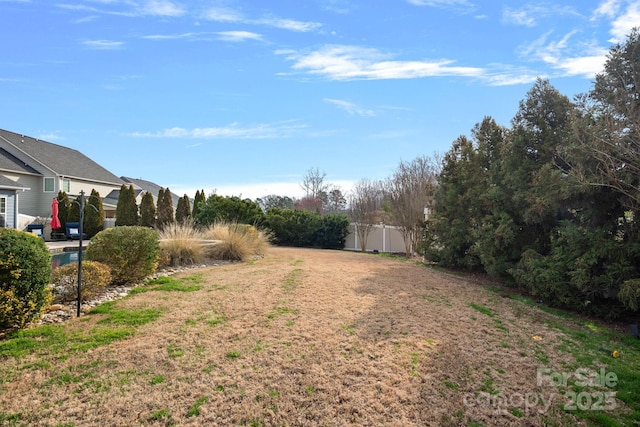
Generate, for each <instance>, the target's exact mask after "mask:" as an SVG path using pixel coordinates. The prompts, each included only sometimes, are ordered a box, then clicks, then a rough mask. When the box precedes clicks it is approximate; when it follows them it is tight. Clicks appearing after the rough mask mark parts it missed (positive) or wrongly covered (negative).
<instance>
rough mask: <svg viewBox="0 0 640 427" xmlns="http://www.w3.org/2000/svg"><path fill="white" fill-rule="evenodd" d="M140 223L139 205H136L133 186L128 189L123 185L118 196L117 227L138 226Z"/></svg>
mask: <svg viewBox="0 0 640 427" xmlns="http://www.w3.org/2000/svg"><path fill="white" fill-rule="evenodd" d="M139 221H140V217H139V216H138V205H137V204H136V195H135V191H134V190H133V185H129V187H127V186H126V185H125V184H122V186H121V187H120V194H119V195H118V204H117V205H116V226H123V225H138V222H139Z"/></svg>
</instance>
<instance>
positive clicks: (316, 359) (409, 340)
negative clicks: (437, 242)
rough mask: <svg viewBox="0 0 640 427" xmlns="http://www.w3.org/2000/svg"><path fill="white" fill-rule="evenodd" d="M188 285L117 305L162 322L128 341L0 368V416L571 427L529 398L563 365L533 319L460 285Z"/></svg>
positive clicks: (330, 267)
mask: <svg viewBox="0 0 640 427" xmlns="http://www.w3.org/2000/svg"><path fill="white" fill-rule="evenodd" d="M197 273H198V274H201V275H202V278H203V279H204V282H203V289H201V290H198V291H196V292H147V293H142V294H138V295H134V296H130V297H128V298H126V299H124V300H122V301H120V302H119V303H118V307H121V308H123V309H136V310H138V309H139V310H142V309H147V308H158V307H160V308H161V310H162V311H161V313H162V314H161V317H160V318H159V319H157V320H155V321H153V322H151V323H147V324H145V325H143V326H140V327H139V328H138V329H136V332H135V334H134V335H133V336H132V337H130V338H127V339H124V340H121V341H116V342H114V343H112V344H110V345H107V346H102V347H98V348H96V349H93V350H89V351H87V352H84V353H81V354H71V355H70V356H69V357H68V358H62V360H60V358H58V359H57V360H55V361H51V360H50V361H47V364H46V365H45V364H43V363H42V362H39V360H41V359H37V358H30V357H26V358H22V359H18V360H15V359H13V358H8V359H6V360H4V361H3V364H4V366H5V368H4V369H12V370H13V371H12V372H14V374H13V375H11V376H9V378H8V379H7V378H6V377H7V376H6V375H5V380H4V383H0V411H3V412H4V413H5V414H18V413H19V414H21V418H20V419H21V420H23V421H25V422H26V424H27V425H51V426H58V425H59V426H62V425H65V426H70V425H74V426H94V425H95V426H99V425H100V426H102V425H114V426H115V425H120V426H131V425H180V426H183V425H193V426H196V425H207V426H209V425H221V426H223V425H224V426H226V425H250V426H261V425H263V426H272V425H274V426H275V425H290V426H300V425H308V426H317V425H320V426H339V425H392V426H412V425H413V426H422V425H434V426H435V425H487V426H489V425H492V426H493V425H510V426H512V425H527V426H528V425H544V423H545V421H548V420H549V419H555V420H561V419H562V420H564V421H563V422H571V423H574V424H575V425H579V423H578V422H577V421H575V420H574V419H573V418H570V417H569V418H567V415H563V414H562V413H561V411H560V410H559V409H558V408H557V404H558V403H559V402H558V401H556V402H554V405H552V406H551V407H549V408H545V406H546V405H545V402H543V401H540V400H539V399H538V398H539V397H541V396H546V395H548V394H549V393H550V392H552V391H553V389H549V388H548V387H544V386H539V385H538V384H537V382H536V378H537V377H536V375H537V369H538V368H541V367H551V369H553V367H560V366H562V365H561V363H562V362H563V361H564V360H562V359H561V358H566V357H567V356H566V353H561V352H557V351H555V350H554V349H555V348H556V347H557V346H559V345H561V344H562V340H561V338H562V337H559V336H557V332H555V330H551V329H549V328H548V327H547V326H546V323H544V322H543V321H542V320H543V317H544V316H545V314H544V313H543V312H541V311H538V310H537V309H535V308H531V307H528V306H526V305H524V304H521V303H518V302H515V301H512V300H509V299H506V298H501V297H500V296H499V295H497V294H495V293H492V292H489V291H487V290H485V289H484V288H482V287H480V286H477V285H474V284H473V283H470V282H468V281H466V280H464V279H461V278H458V277H456V276H453V275H448V274H443V273H439V272H435V271H432V270H429V269H426V268H424V267H421V266H416V265H413V264H412V263H410V262H402V261H399V260H397V259H387V258H383V257H378V256H372V255H365V254H360V253H349V252H340V251H318V250H307V249H287V248H274V249H272V250H271V251H270V253H269V254H268V256H267V257H266V258H264V259H261V260H257V261H253V262H250V263H245V264H232V265H225V266H219V267H211V268H207V269H203V270H198V272H197ZM194 274H195V273H194V272H193V271H191V272H188V273H184V274H183V275H185V276H188V275H194ZM99 319H100V316H99V315H92V316H87V317H84V318H81V319H80V320H78V319H74V320H72V321H71V322H70V323H69V324H68V325H66V327H67V328H71V329H73V328H90V327H92V325H94V324H96V322H98V321H99ZM534 336H535V337H536V338H535V339H533V337H534ZM542 359H544V364H543V363H542V362H541V360H542ZM39 363H40V364H41V366H39V367H38V366H37V365H38V364H39ZM33 366H36V368H34V367H33ZM63 373H68V374H69V375H71V378H77V380H70V381H62V380H60V375H61V374H63ZM74 375H75V376H74ZM496 396H503V400H498V399H497V397H496ZM533 396H535V397H536V398H537V400H536V401H535V402H534V401H533V400H532V397H533ZM492 397H493V401H492V400H490V399H491V398H492ZM525 398H527V399H529V400H528V401H527V402H525ZM504 399H506V401H505V400H504ZM194 408H195V409H194ZM474 423H476V424H474ZM17 425H20V424H17Z"/></svg>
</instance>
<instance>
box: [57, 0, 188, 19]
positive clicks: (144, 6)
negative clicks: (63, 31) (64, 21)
mask: <svg viewBox="0 0 640 427" xmlns="http://www.w3.org/2000/svg"><path fill="white" fill-rule="evenodd" d="M94 3H100V4H101V5H102V6H101V7H94V6H89V5H86V4H70V3H61V4H57V5H56V6H57V7H59V8H61V9H66V10H75V11H83V12H89V13H95V14H104V15H116V16H127V17H136V16H164V17H178V16H183V15H185V14H186V13H187V10H186V9H185V8H184V7H183V6H181V5H179V4H177V3H175V2H172V1H169V0H147V1H143V2H136V1H130V0H125V1H97V2H96V1H94ZM110 6H111V8H108V7H110Z"/></svg>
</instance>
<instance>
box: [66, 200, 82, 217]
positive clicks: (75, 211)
mask: <svg viewBox="0 0 640 427" xmlns="http://www.w3.org/2000/svg"><path fill="white" fill-rule="evenodd" d="M67 222H80V196H76V198H75V199H74V200H72V201H70V202H69V210H68V211H67Z"/></svg>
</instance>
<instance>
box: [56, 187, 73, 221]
mask: <svg viewBox="0 0 640 427" xmlns="http://www.w3.org/2000/svg"><path fill="white" fill-rule="evenodd" d="M57 199H58V219H59V220H60V229H62V230H64V228H65V224H66V223H67V221H68V220H67V218H68V217H69V208H70V206H69V204H70V203H71V201H70V200H69V196H67V193H66V192H64V191H59V192H58V197H57Z"/></svg>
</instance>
